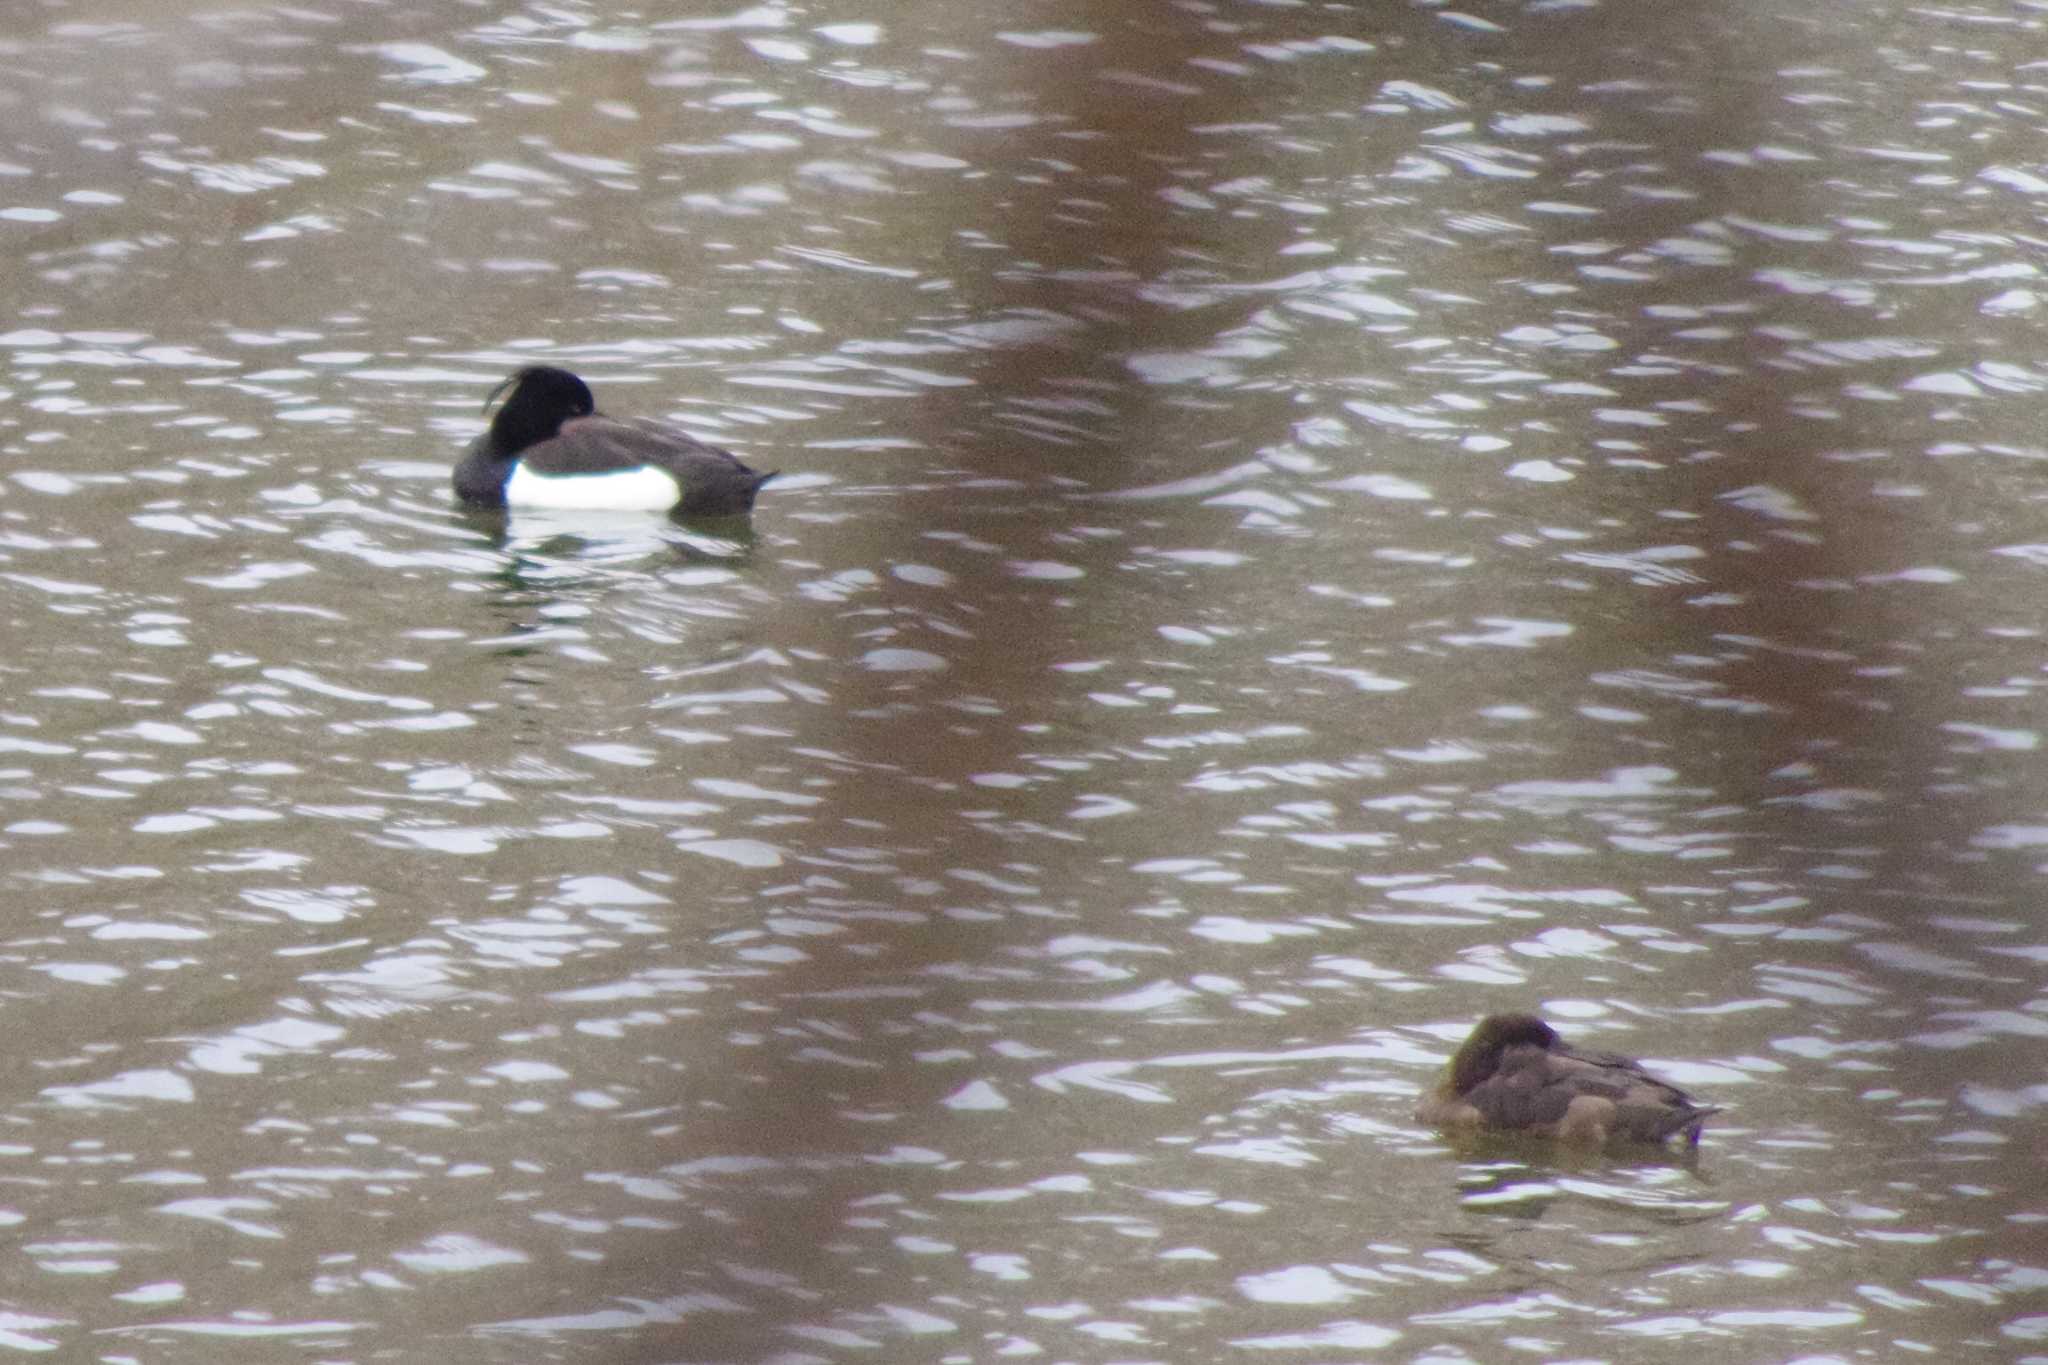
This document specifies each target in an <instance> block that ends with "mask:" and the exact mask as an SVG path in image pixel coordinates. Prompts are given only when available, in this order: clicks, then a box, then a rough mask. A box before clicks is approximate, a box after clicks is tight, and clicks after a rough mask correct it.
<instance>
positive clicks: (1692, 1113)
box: [1664, 1104, 1721, 1147]
mask: <svg viewBox="0 0 2048 1365" xmlns="http://www.w3.org/2000/svg"><path fill="white" fill-rule="evenodd" d="M1720 1112H1721V1106H1720V1105H1718V1104H1710V1105H1707V1106H1705V1107H1703V1108H1699V1109H1687V1110H1685V1111H1683V1112H1682V1113H1678V1114H1674V1115H1672V1121H1671V1124H1670V1127H1669V1128H1668V1129H1667V1130H1666V1131H1665V1133H1664V1137H1665V1138H1667V1139H1668V1138H1673V1137H1676V1136H1678V1135H1679V1134H1681V1133H1683V1134H1684V1135H1685V1145H1686V1146H1688V1147H1697V1146H1699V1145H1700V1130H1701V1129H1702V1128H1704V1127H1705V1126H1706V1123H1707V1120H1708V1119H1710V1118H1712V1117H1713V1116H1714V1115H1716V1114H1718V1113H1720Z"/></svg>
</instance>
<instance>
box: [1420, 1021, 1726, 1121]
mask: <svg viewBox="0 0 2048 1365" xmlns="http://www.w3.org/2000/svg"><path fill="white" fill-rule="evenodd" d="M1719 1112H1721V1111H1720V1109H1719V1107H1718V1106H1715V1105H1702V1104H1699V1103H1698V1102H1696V1101H1695V1100H1694V1099H1693V1097H1692V1096H1690V1095H1688V1094H1686V1093H1685V1092H1684V1091H1683V1090H1680V1089H1679V1088H1678V1087H1677V1086H1675V1085H1671V1084H1669V1083H1667V1082H1665V1081H1660V1080H1658V1079H1657V1078H1656V1077H1655V1076H1652V1075H1651V1074H1650V1073H1649V1072H1647V1071H1645V1070H1643V1068H1642V1066H1641V1065H1640V1064H1638V1063H1636V1062H1633V1061H1630V1060H1629V1059H1628V1058H1626V1057H1623V1056H1619V1055H1617V1054H1615V1053H1612V1052H1595V1051H1592V1050H1590V1049H1582V1048H1576V1047H1573V1046H1572V1045H1571V1044H1570V1043H1567V1042H1566V1041H1564V1039H1562V1038H1560V1037H1558V1035H1557V1030H1555V1029H1553V1028H1551V1027H1550V1025H1548V1024H1546V1023H1544V1022H1543V1021H1542V1020H1541V1019H1538V1018H1537V1017H1536V1016H1535V1015H1533V1014H1490V1015H1488V1016H1487V1017H1486V1018H1484V1019H1482V1020H1480V1021H1479V1027H1477V1028H1475V1029H1473V1030H1472V1036H1471V1037H1469V1038H1467V1039H1466V1040H1465V1042H1464V1045H1463V1046H1462V1047H1460V1048H1459V1049H1458V1052H1457V1055H1456V1056H1454V1057H1452V1058H1451V1061H1450V1065H1449V1066H1446V1067H1445V1068H1444V1073H1443V1079H1442V1080H1441V1081H1439V1082H1438V1083H1437V1085H1436V1088H1435V1089H1433V1090H1431V1091H1430V1092H1429V1093H1428V1094H1426V1095H1424V1096H1423V1097H1422V1102H1421V1104H1419V1105H1418V1106H1417V1107H1416V1110H1415V1117H1416V1119H1417V1120H1418V1121H1419V1122H1422V1123H1427V1124H1430V1125H1432V1126H1433V1127H1437V1128H1442V1129H1446V1130H1449V1131H1453V1132H1459V1133H1474V1132H1515V1133H1529V1134H1532V1135H1534V1136H1537V1137H1548V1138H1555V1139H1557V1140H1558V1141H1560V1142H1564V1143H1569V1144H1570V1145H1572V1146H1576V1147H1605V1146H1607V1145H1608V1144H1610V1143H1663V1142H1667V1141H1669V1140H1670V1139H1672V1138H1674V1137H1678V1136H1680V1135H1683V1136H1684V1138H1685V1140H1686V1143H1687V1144H1688V1145H1690V1146H1694V1147H1697V1146H1698V1145H1699V1141H1700V1126H1701V1125H1702V1124H1703V1123H1704V1122H1705V1120H1706V1118H1707V1116H1708V1115H1710V1114H1718V1113H1719Z"/></svg>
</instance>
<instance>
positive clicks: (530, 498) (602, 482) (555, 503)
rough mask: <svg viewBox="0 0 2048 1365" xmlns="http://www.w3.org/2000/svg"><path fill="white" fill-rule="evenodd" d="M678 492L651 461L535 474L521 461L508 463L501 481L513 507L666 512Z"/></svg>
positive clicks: (676, 485) (671, 479)
mask: <svg viewBox="0 0 2048 1365" xmlns="http://www.w3.org/2000/svg"><path fill="white" fill-rule="evenodd" d="M682 495H683V488H682V485H681V484H679V483H677V482H676V480H675V478H674V476H673V475H670V474H665V473H663V472H662V471H661V470H659V469H656V468H654V466H652V465H635V466H634V467H633V468H631V469H621V470H616V471H614V472H613V473H610V474H536V473H534V472H533V471H532V470H531V469H528V468H527V467H526V465H525V463H524V462H521V463H519V464H515V465H513V466H512V477H511V478H509V479H507V480H506V481H505V501H506V503H507V504H508V505H510V506H513V507H560V508H565V509H569V510H573V511H586V510H587V511H597V510H600V509H605V508H613V509H617V510H620V511H630V510H636V509H645V510H647V511H651V512H666V511H667V510H668V509H669V508H671V507H674V506H675V505H676V503H677V502H678V501H679V500H680V499H681V498H682Z"/></svg>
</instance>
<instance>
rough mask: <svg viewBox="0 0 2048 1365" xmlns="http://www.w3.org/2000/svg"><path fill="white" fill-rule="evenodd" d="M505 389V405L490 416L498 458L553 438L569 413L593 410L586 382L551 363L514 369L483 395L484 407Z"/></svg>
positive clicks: (583, 413) (579, 414) (577, 414)
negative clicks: (486, 394) (494, 414)
mask: <svg viewBox="0 0 2048 1365" xmlns="http://www.w3.org/2000/svg"><path fill="white" fill-rule="evenodd" d="M507 389H510V390H511V391H512V392H511V394H510V396H509V397H507V398H506V399H505V406H503V407H501V408H499V409H498V415H497V416H496V417H493V418H492V419H491V433H490V439H491V445H492V447H493V449H495V450H496V452H497V453H498V456H499V458H501V459H502V458H504V457H506V456H509V455H513V454H516V453H517V452H519V451H521V450H524V449H526V448H527V447H528V446H534V445H539V444H540V443H541V442H542V441H548V440H553V439H554V438H555V436H556V435H558V434H559V433H560V432H561V430H562V423H564V422H566V421H568V420H569V419H570V418H572V417H588V416H590V415H591V414H592V413H593V412H595V411H597V402H596V400H595V399H594V398H592V397H591V394H590V386H589V385H588V384H586V383H584V382H583V380H582V379H581V378H579V377H578V376H576V375H573V374H571V373H569V371H567V370H560V369H556V368H555V367H553V366H551V365H529V366H527V367H526V368H525V369H523V370H514V371H513V372H512V373H511V374H509V375H507V376H506V377H505V378H504V379H503V380H501V381H500V382H499V384H498V386H497V387H496V388H494V389H492V390H491V392H490V396H489V397H487V398H485V399H484V410H485V411H486V412H488V411H490V407H491V404H493V403H495V402H497V401H498V395H500V394H502V393H504V392H505V391H506V390H507Z"/></svg>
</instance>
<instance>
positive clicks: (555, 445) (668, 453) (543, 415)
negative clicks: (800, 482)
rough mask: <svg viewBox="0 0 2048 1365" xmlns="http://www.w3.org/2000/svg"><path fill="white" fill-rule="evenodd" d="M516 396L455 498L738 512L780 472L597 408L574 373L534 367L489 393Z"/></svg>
mask: <svg viewBox="0 0 2048 1365" xmlns="http://www.w3.org/2000/svg"><path fill="white" fill-rule="evenodd" d="M507 389H510V390H511V393H510V395H509V396H508V397H507V398H506V399H505V405H504V406H503V407H501V408H499V409H498V415H497V416H496V417H493V418H492V419H491V425H490V427H489V428H488V429H487V430H485V432H484V433H483V435H481V436H479V437H477V438H476V440H475V441H473V442H471V443H470V447H469V449H468V450H467V451H466V452H464V454H463V457H462V461H461V463H459V464H457V465H456V466H455V495H456V496H457V497H458V498H460V499H462V501H464V502H466V503H471V504H473V505H475V506H479V507H508V506H509V507H559V508H580V509H589V510H596V509H602V508H616V509H632V508H643V509H646V510H650V511H668V512H677V513H681V514H682V515H684V516H697V517H723V516H738V515H741V514H744V513H746V512H750V511H752V510H753V507H754V495H755V494H756V493H758V492H760V491H761V485H762V484H764V483H766V482H768V480H770V479H772V478H774V477H775V474H774V472H773V471H771V472H769V473H766V474H763V473H761V472H760V471H759V470H756V469H750V468H748V467H747V466H746V465H744V464H742V463H740V461H739V459H738V458H737V457H736V456H733V455H731V454H729V453H727V452H726V451H723V450H720V449H719V448H718V447H716V446H710V445H706V444H704V443H703V442H702V441H700V440H698V439H696V438H695V437H694V436H690V435H688V434H687V433H685V432H683V431H680V430H678V429H677V428H675V427H672V426H668V425H666V424H664V423H661V422H655V421H649V420H645V419H639V420H633V421H622V420H620V419H618V418H613V417H607V416H605V415H604V414H603V413H600V412H599V411H598V410H597V403H596V400H595V399H593V398H592V397H591V395H590V386H589V385H588V384H586V383H584V382H583V380H582V379H581V378H579V377H578V376H576V375H573V374H571V373H569V371H567V370H561V369H556V368H555V367H554V366H552V365H529V366H527V367H526V368H525V369H523V370H515V371H513V373H512V374H511V375H509V376H507V377H506V379H505V380H504V382H502V383H500V384H499V385H498V387H497V388H495V389H493V390H491V395H490V397H488V398H486V399H485V400H484V410H485V411H487V412H488V411H489V410H490V406H491V404H492V403H493V402H495V401H496V400H497V397H498V395H499V394H501V393H504V392H505V391H506V390H507Z"/></svg>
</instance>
